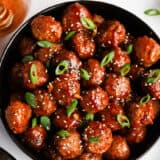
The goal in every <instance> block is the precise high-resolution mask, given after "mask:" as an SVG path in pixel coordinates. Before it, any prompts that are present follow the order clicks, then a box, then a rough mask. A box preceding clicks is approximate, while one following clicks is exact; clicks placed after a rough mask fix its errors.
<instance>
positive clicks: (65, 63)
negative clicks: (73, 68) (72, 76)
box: [55, 60, 69, 75]
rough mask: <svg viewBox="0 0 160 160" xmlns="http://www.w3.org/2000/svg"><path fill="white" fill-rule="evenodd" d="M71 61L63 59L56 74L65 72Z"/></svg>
mask: <svg viewBox="0 0 160 160" xmlns="http://www.w3.org/2000/svg"><path fill="white" fill-rule="evenodd" d="M68 66H69V62H68V61H66V60H63V61H61V62H60V63H59V64H58V65H57V67H56V70H55V74H56V75H61V74H64V73H65V72H66V71H67V70H68Z"/></svg>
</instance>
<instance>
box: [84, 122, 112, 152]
mask: <svg viewBox="0 0 160 160" xmlns="http://www.w3.org/2000/svg"><path fill="white" fill-rule="evenodd" d="M83 139H84V141H85V147H86V149H87V150H88V151H89V152H91V153H96V154H102V153H104V152H106V151H107V150H108V149H109V147H110V146H111V143H112V132H111V130H110V128H108V127H106V125H105V124H103V123H101V122H90V123H89V125H88V126H87V127H86V128H85V130H84V132H83Z"/></svg>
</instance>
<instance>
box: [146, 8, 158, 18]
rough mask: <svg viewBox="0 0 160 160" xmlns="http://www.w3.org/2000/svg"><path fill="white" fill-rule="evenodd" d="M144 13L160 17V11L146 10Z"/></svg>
mask: <svg viewBox="0 0 160 160" xmlns="http://www.w3.org/2000/svg"><path fill="white" fill-rule="evenodd" d="M144 13H145V14H146V15H148V16H158V15H160V10H158V9H154V8H151V9H147V10H145V11H144Z"/></svg>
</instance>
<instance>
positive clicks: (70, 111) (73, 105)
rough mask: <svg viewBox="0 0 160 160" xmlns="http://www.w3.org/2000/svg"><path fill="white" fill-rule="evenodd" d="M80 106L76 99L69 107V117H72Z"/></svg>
mask: <svg viewBox="0 0 160 160" xmlns="http://www.w3.org/2000/svg"><path fill="white" fill-rule="evenodd" d="M77 105H78V100H77V99H74V100H73V102H72V103H71V104H70V105H69V106H68V107H67V116H68V117H70V116H71V114H72V113H73V112H74V111H75V110H76V108H77Z"/></svg>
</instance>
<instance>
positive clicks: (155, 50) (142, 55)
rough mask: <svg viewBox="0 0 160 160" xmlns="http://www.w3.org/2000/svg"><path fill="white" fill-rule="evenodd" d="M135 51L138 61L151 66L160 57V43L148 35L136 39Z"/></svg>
mask: <svg viewBox="0 0 160 160" xmlns="http://www.w3.org/2000/svg"><path fill="white" fill-rule="evenodd" d="M134 52H135V55H136V57H137V59H138V61H139V62H140V63H141V64H143V65H144V66H145V67H150V66H151V65H153V64H155V63H156V62H157V61H158V60H159V59H160V45H159V44H158V43H157V42H156V41H155V40H154V39H152V38H149V37H147V36H143V37H138V38H137V39H136V41H135V44H134Z"/></svg>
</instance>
